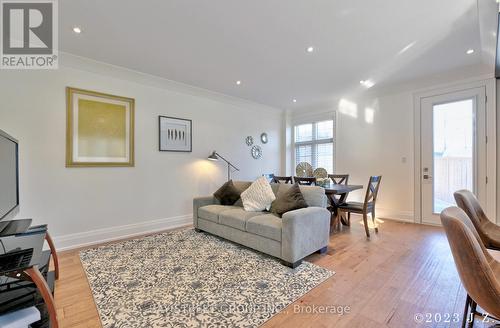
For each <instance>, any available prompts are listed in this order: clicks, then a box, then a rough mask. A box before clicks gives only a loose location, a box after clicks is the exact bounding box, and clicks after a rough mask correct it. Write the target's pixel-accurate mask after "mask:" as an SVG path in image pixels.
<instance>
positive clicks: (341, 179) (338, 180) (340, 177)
mask: <svg viewBox="0 0 500 328" xmlns="http://www.w3.org/2000/svg"><path fill="white" fill-rule="evenodd" d="M328 177H329V178H330V179H331V180H332V182H333V183H334V184H345V185H346V184H347V182H348V181H349V174H328Z"/></svg>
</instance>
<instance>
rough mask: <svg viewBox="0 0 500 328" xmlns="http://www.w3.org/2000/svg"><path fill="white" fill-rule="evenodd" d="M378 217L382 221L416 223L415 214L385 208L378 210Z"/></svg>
mask: <svg viewBox="0 0 500 328" xmlns="http://www.w3.org/2000/svg"><path fill="white" fill-rule="evenodd" d="M376 216H377V217H379V218H380V219H388V220H394V221H403V222H411V223H415V214H414V213H413V212H410V211H394V210H390V209H385V208H377V212H376Z"/></svg>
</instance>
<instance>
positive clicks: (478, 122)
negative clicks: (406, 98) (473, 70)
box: [420, 87, 486, 224]
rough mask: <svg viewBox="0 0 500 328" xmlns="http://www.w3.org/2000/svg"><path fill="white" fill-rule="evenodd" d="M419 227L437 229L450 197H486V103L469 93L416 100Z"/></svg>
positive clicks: (481, 93) (479, 93)
mask: <svg viewBox="0 0 500 328" xmlns="http://www.w3.org/2000/svg"><path fill="white" fill-rule="evenodd" d="M420 108H421V116H420V117H421V125H420V126H421V134H420V136H421V147H422V149H421V166H420V167H421V172H420V177H421V188H420V190H421V192H422V195H421V199H422V222H423V223H429V224H440V222H441V221H440V219H439V213H440V212H441V211H442V210H443V209H445V208H446V207H449V206H456V204H455V200H454V198H453V193H454V192H455V191H457V190H460V189H469V190H471V191H473V192H474V193H475V194H476V195H477V196H478V198H479V200H480V201H481V200H484V199H485V197H486V120H485V118H486V109H485V108H486V97H485V89H484V87H481V88H474V89H467V90H463V91H459V92H453V93H447V94H442V95H436V96H432V97H426V98H422V99H421V107H420Z"/></svg>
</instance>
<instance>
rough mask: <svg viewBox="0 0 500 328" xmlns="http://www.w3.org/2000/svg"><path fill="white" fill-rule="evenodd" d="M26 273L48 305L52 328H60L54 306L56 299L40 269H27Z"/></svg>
mask: <svg viewBox="0 0 500 328" xmlns="http://www.w3.org/2000/svg"><path fill="white" fill-rule="evenodd" d="M24 272H25V273H26V274H27V275H28V276H29V277H30V279H31V281H33V283H34V284H35V285H36V287H37V288H38V290H39V291H40V294H42V297H43V300H44V301H45V305H47V311H48V312H49V316H50V327H51V328H59V325H58V323H57V312H56V306H55V304H54V297H53V296H52V293H51V292H50V289H49V286H48V285H47V282H46V281H45V279H44V278H43V276H42V274H41V273H40V271H39V270H38V268H35V267H31V268H28V269H25V270H24Z"/></svg>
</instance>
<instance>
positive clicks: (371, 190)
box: [337, 175, 382, 238]
mask: <svg viewBox="0 0 500 328" xmlns="http://www.w3.org/2000/svg"><path fill="white" fill-rule="evenodd" d="M381 180H382V176H381V175H377V176H371V177H370V179H369V180H368V186H367V188H366V194H365V201H364V202H363V203H360V202H346V203H344V204H340V205H339V206H338V213H337V215H341V212H346V213H347V221H348V222H349V224H350V222H351V213H356V214H362V215H363V223H364V225H365V232H366V237H368V238H370V230H369V229H368V213H371V216H372V222H373V225H374V227H375V232H378V227H377V225H376V224H375V202H376V201H377V196H378V190H379V188H380V181H381ZM337 221H338V220H337Z"/></svg>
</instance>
